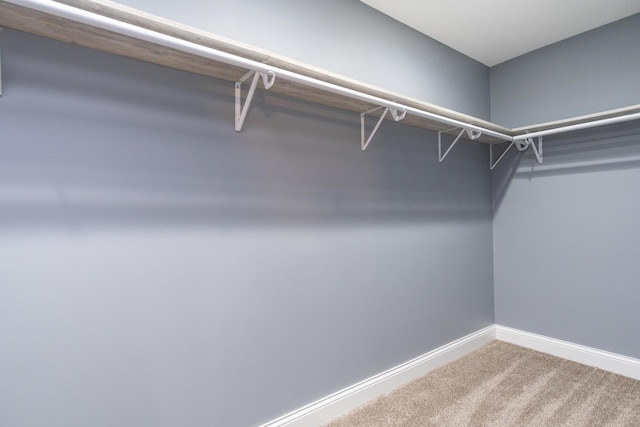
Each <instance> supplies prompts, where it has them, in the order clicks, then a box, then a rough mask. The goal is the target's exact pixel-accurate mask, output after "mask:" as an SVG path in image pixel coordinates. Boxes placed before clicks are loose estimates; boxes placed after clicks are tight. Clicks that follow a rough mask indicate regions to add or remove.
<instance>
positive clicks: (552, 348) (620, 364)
mask: <svg viewBox="0 0 640 427" xmlns="http://www.w3.org/2000/svg"><path fill="white" fill-rule="evenodd" d="M495 337H496V339H498V340H500V341H505V342H509V343H512V344H516V345H519V346H522V347H527V348H530V349H532V350H537V351H541V352H543V353H548V354H551V355H553V356H557V357H562V358H563V359H568V360H572V361H574V362H578V363H582V364H584V365H589V366H595V367H596V368H600V369H602V370H605V371H609V372H614V373H616V374H620V375H624V376H625V377H629V378H634V379H636V380H640V359H634V358H632V357H627V356H622V355H620V354H615V353H610V352H608V351H603V350H598V349H595V348H591V347H587V346H583V345H579V344H574V343H571V342H567V341H562V340H558V339H555V338H549V337H545V336H542V335H537V334H532V333H530V332H524V331H520V330H518V329H513V328H508V327H506V326H500V325H495Z"/></svg>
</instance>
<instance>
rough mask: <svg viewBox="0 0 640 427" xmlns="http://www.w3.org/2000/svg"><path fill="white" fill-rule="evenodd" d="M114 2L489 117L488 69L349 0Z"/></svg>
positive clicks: (427, 99)
mask: <svg viewBox="0 0 640 427" xmlns="http://www.w3.org/2000/svg"><path fill="white" fill-rule="evenodd" d="M120 3H122V4H126V5H128V6H131V7H134V8H137V9H141V10H144V11H147V12H149V13H153V14H156V15H159V16H162V17H164V18H168V19H172V20H174V21H178V22H181V23H184V24H187V25H191V26H193V27H196V28H200V29H202V30H205V31H209V32H211V33H214V34H218V35H221V36H225V37H229V38H231V39H234V40H237V41H241V42H245V43H249V44H251V45H254V46H257V47H260V48H263V49H267V50H270V51H272V52H274V53H277V54H280V55H284V56H287V57H289V58H292V59H295V60H298V61H302V62H304V63H307V64H311V65H314V66H316V67H320V68H323V69H326V70H328V71H331V72H334V73H338V74H341V75H344V76H347V77H351V78H354V79H357V80H360V81H363V82H366V83H369V84H372V85H376V86H379V87H382V88H384V89H386V90H391V91H395V92H397V93H400V94H403V95H407V96H411V97H413V98H417V99H421V100H424V101H427V102H431V103H433V104H437V105H441V106H443V107H447V108H451V109H454V110H456V111H460V112H463V113H467V114H471V115H473V116H476V117H479V118H482V119H489V113H490V111H489V68H488V67H486V66H485V65H483V64H481V63H480V62H477V61H475V60H473V59H471V58H469V57H467V56H465V55H463V54H461V53H459V52H457V51H455V50H453V49H451V48H450V47H447V46H445V45H443V44H442V43H439V42H437V41H435V40H433V39H431V38H429V37H427V36H425V35H423V34H421V33H419V32H417V31H414V30H412V29H410V28H409V27H407V26H405V25H403V24H400V23H399V22H397V21H394V20H392V19H391V18H389V17H387V16H385V15H383V14H381V13H380V12H378V11H376V10H375V9H373V8H371V7H369V6H367V5H365V4H364V3H361V2H359V1H357V0H323V1H317V0H296V1H291V0H269V1H265V0H245V1H243V2H237V1H235V0H216V1H215V2H211V1H206V0H188V1H182V2H180V7H176V3H175V2H174V1H166V0H161V1H156V0H124V1H121V2H120Z"/></svg>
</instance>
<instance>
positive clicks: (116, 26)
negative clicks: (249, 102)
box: [4, 0, 512, 141]
mask: <svg viewBox="0 0 640 427" xmlns="http://www.w3.org/2000/svg"><path fill="white" fill-rule="evenodd" d="M4 1H5V2H6V3H10V4H14V5H17V6H21V7H25V8H29V9H32V10H37V11H40V12H44V13H47V14H49V15H53V16H58V17H60V18H65V19H69V20H72V21H76V22H79V23H82V24H87V25H90V26H93V27H96V28H101V29H103V30H107V31H112V32H115V33H118V34H122V35H125V36H129V37H133V38H136V39H138V40H143V41H147V42H150V43H155V44H158V45H161V46H165V47H168V48H172V49H176V50H179V51H182V52H186V53H190V54H193V55H198V56H201V57H204V58H209V59H213V60H216V61H219V62H223V63H225V64H229V65H233V66H236V67H239V68H245V69H247V70H252V71H257V72H260V73H264V74H269V75H273V74H275V75H276V76H277V78H278V79H284V80H288V81H291V82H294V83H300V84H302V85H305V86H308V87H312V88H315V89H320V90H323V91H326V92H331V93H335V94H338V95H344V96H346V97H349V98H353V99H357V100H360V101H364V102H368V103H371V104H374V105H378V106H381V107H384V108H389V110H394V111H406V112H407V114H411V115H414V116H418V117H423V118H426V119H430V120H434V121H437V122H440V123H444V124H447V125H451V126H457V127H464V128H468V129H471V130H473V131H475V132H481V133H482V134H483V135H488V136H493V137H495V138H498V139H502V140H505V141H511V140H512V137H511V136H510V135H506V134H503V133H500V132H495V131H492V130H490V129H485V128H483V127H480V126H476V125H473V124H470V123H464V122H462V121H459V120H455V119H451V118H449V117H445V116H441V115H439V114H434V113H430V112H428V111H424V110H420V109H417V108H413V107H409V106H405V105H402V104H399V103H396V102H392V101H388V100H386V99H383V98H378V97H377V96H373V95H368V94H366V93H362V92H358V91H356V90H353V89H349V88H345V87H342V86H338V85H335V84H332V83H327V82H324V81H322V80H318V79H314V78H312V77H307V76H304V75H302V74H298V73H294V72H291V71H287V70H284V69H281V68H277V67H272V66H269V65H267V64H263V63H261V62H257V61H253V60H250V59H246V58H242V57H240V56H237V55H233V54H230V53H226V52H222V51H220V50H217V49H212V48H209V47H206V46H202V45H199V44H196V43H192V42H189V41H186V40H182V39H179V38H176V37H172V36H169V35H166V34H162V33H159V32H156V31H152V30H148V29H146V28H142V27H138V26H135V25H132V24H129V23H126V22H122V21H118V20H116V19H113V18H108V17H106V16H102V15H98V14H96V13H93V12H88V11H85V10H82V9H78V8H76V7H72V6H68V5H65V4H62V3H58V2H55V1H51V0H4Z"/></svg>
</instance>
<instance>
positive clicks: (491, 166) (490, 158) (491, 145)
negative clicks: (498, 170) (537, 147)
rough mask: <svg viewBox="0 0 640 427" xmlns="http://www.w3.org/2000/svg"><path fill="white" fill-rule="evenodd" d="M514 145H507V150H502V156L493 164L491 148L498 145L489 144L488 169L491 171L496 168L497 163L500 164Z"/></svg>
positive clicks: (513, 142) (512, 142) (513, 143)
mask: <svg viewBox="0 0 640 427" xmlns="http://www.w3.org/2000/svg"><path fill="white" fill-rule="evenodd" d="M501 144H504V143H501ZM515 144H516V142H515V141H511V144H509V146H508V147H507V149H506V150H504V151H503V152H502V154H500V157H498V159H497V160H496V161H495V162H494V161H493V146H494V145H498V144H490V145H489V169H490V170H493V169H494V168H495V167H496V166H498V163H500V161H501V160H502V159H503V158H504V156H506V155H507V153H508V152H509V150H511V147H513V146H514V145H515Z"/></svg>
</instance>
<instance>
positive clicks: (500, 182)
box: [493, 123, 640, 358]
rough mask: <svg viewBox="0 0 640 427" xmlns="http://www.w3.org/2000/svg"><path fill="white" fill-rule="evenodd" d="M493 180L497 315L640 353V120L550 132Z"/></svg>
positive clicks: (528, 327) (501, 320)
mask: <svg viewBox="0 0 640 427" xmlns="http://www.w3.org/2000/svg"><path fill="white" fill-rule="evenodd" d="M546 141H547V142H546V145H545V147H544V152H545V159H544V164H543V165H538V164H537V163H536V162H535V160H534V159H533V158H532V157H531V155H530V154H529V153H528V154H527V156H525V157H523V158H522V159H521V162H519V161H518V160H519V159H518V158H517V156H513V157H509V160H510V161H509V162H507V163H505V164H504V165H501V166H499V168H498V169H497V170H496V171H495V173H494V176H493V184H494V203H495V212H494V263H495V267H494V271H495V310H496V323H498V324H501V325H505V326H511V327H515V328H518V329H522V330H525V331H529V332H534V333H539V334H542V335H546V336H550V337H554V338H559V339H563V340H567V341H570V342H574V343H578V344H583V345H587V346H590V347H595V348H599V349H603V350H608V351H612V352H615V353H619V354H624V355H627V356H631V357H636V358H639V357H640V340H638V328H639V326H640V310H638V302H639V301H640V263H639V262H638V260H639V256H640V223H639V222H638V219H639V218H640V192H638V183H639V182H640V124H638V123H635V124H626V125H618V126H613V127H608V128H606V129H605V128H603V129H600V130H598V131H593V130H592V131H584V132H578V133H574V134H572V135H565V136H562V137H555V138H551V137H549V138H547V139H546Z"/></svg>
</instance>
